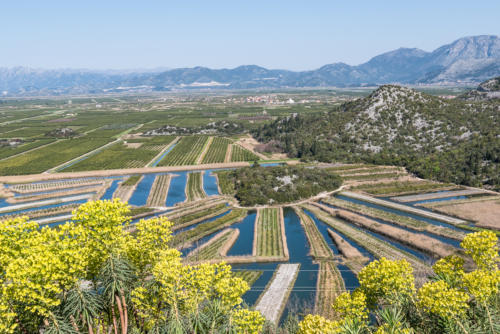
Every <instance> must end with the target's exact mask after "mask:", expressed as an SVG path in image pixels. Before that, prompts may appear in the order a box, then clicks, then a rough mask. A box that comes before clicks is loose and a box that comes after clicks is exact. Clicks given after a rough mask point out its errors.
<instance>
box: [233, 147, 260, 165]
mask: <svg viewBox="0 0 500 334" xmlns="http://www.w3.org/2000/svg"><path fill="white" fill-rule="evenodd" d="M257 160H260V158H259V157H258V156H257V155H256V154H254V153H252V152H250V151H249V150H247V149H246V148H243V147H241V146H240V145H237V144H233V145H232V148H231V161H232V162H239V161H257Z"/></svg>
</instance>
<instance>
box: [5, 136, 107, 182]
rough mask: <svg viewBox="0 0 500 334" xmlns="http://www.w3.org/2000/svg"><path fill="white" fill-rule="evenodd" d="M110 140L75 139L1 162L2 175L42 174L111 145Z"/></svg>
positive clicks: (62, 141)
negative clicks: (108, 144) (101, 147)
mask: <svg viewBox="0 0 500 334" xmlns="http://www.w3.org/2000/svg"><path fill="white" fill-rule="evenodd" d="M110 141H111V139H108V138H87V137H82V138H75V139H66V140H61V141H60V142H58V143H55V144H52V145H48V146H45V147H41V148H39V149H36V150H33V151H31V152H29V154H23V155H19V156H15V157H12V158H10V159H6V160H2V161H0V175H20V174H36V173H42V172H44V171H46V170H48V169H50V168H52V167H55V166H57V165H60V164H62V163H64V162H66V161H69V160H72V159H74V158H77V157H79V156H80V155H82V154H85V153H87V152H90V151H92V150H94V149H96V148H98V147H100V146H103V145H105V144H107V143H109V142H110Z"/></svg>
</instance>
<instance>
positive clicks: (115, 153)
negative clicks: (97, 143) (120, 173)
mask: <svg viewBox="0 0 500 334" xmlns="http://www.w3.org/2000/svg"><path fill="white" fill-rule="evenodd" d="M174 139H175V137H174V136H156V137H153V138H141V139H135V140H128V141H127V142H120V143H117V144H115V145H112V146H110V147H108V148H106V149H104V150H102V151H101V152H99V153H96V154H94V155H92V156H90V157H89V158H87V159H85V160H82V161H80V162H77V163H76V164H74V165H72V166H69V167H67V168H65V169H64V171H65V172H67V171H71V172H78V171H86V170H102V169H122V168H140V167H144V166H146V165H147V164H148V163H149V162H150V161H151V159H153V158H154V157H155V156H156V155H157V154H158V153H159V152H160V151H161V150H163V149H164V148H165V146H167V145H169V144H170V143H171V142H172V141H173V140H174Z"/></svg>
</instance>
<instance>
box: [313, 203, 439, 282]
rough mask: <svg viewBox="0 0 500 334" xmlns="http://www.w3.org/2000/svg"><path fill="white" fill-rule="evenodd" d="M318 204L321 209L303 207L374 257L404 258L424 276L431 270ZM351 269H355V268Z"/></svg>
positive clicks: (411, 256) (409, 255)
mask: <svg viewBox="0 0 500 334" xmlns="http://www.w3.org/2000/svg"><path fill="white" fill-rule="evenodd" d="M318 206H321V209H319V208H318V207H317V206H313V205H310V204H306V205H305V208H306V209H307V210H309V211H311V212H312V213H314V215H315V216H316V217H318V219H320V220H321V221H323V222H325V223H326V224H327V225H329V226H330V227H331V228H333V229H334V230H336V231H338V232H339V233H341V234H344V235H346V236H347V237H348V238H350V239H351V240H353V241H354V242H355V243H357V244H359V245H360V246H362V247H364V248H365V249H366V250H368V251H369V252H370V253H372V254H373V255H374V256H375V257H377V258H381V257H385V258H387V259H391V260H400V259H406V260H407V261H408V262H409V263H410V264H411V265H412V266H413V268H414V269H415V271H416V272H418V273H419V274H421V275H422V277H425V275H427V274H429V273H430V272H431V268H430V267H429V266H427V265H426V264H424V263H423V262H422V261H421V260H420V259H418V258H417V257H416V256H414V255H412V254H410V253H407V252H405V251H402V250H400V249H397V248H396V247H394V246H392V245H390V244H389V243H387V242H385V241H382V240H380V239H378V238H375V237H373V236H371V235H370V234H368V233H366V232H363V231H362V230H360V229H358V228H355V227H353V226H351V225H349V224H348V223H346V222H343V221H341V220H339V219H336V218H334V217H332V216H331V214H335V213H334V210H333V209H330V208H328V207H326V206H322V205H321V204H318ZM348 265H349V264H348ZM352 269H353V270H356V268H352ZM358 269H359V268H358Z"/></svg>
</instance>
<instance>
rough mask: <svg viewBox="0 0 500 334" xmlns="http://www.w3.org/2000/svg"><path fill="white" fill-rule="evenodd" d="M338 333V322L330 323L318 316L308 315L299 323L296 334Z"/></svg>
mask: <svg viewBox="0 0 500 334" xmlns="http://www.w3.org/2000/svg"><path fill="white" fill-rule="evenodd" d="M340 332H341V330H340V323H339V322H338V321H331V320H328V319H325V318H323V317H322V316H320V315H312V314H308V315H306V316H305V318H304V320H302V321H301V322H300V323H299V332H298V334H337V333H340Z"/></svg>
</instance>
